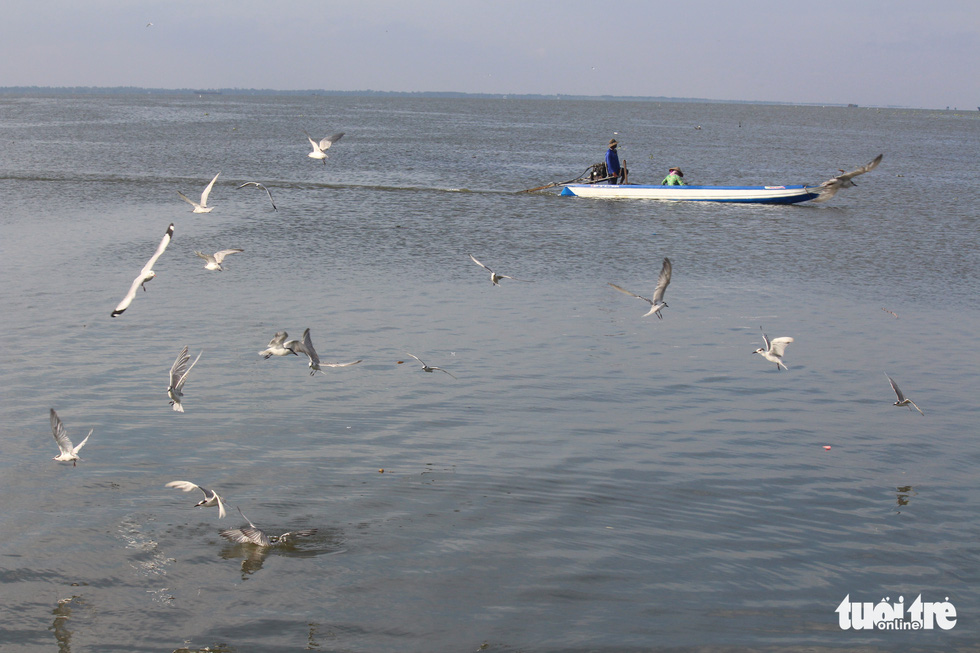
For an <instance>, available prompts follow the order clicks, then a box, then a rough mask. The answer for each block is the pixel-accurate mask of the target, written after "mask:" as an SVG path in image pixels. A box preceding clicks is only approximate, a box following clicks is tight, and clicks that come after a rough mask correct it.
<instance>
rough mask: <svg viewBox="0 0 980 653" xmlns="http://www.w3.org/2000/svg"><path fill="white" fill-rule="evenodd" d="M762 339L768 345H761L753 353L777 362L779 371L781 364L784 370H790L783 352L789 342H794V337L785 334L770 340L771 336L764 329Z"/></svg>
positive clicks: (771, 361)
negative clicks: (784, 359) (784, 360)
mask: <svg viewBox="0 0 980 653" xmlns="http://www.w3.org/2000/svg"><path fill="white" fill-rule="evenodd" d="M759 329H760V330H761V329H762V327H761V326H760V327H759ZM762 340H763V341H765V343H766V346H765V347H759V348H758V349H756V350H755V351H754V352H752V353H753V354H759V355H761V356H762V357H763V358H765V359H766V360H767V361H769V362H770V363H775V364H776V371H777V372H778V371H779V366H780V365H782V367H783V369H784V370H788V369H789V368H788V367H786V364H785V363H784V362H783V352H785V351H786V347H787V346H788V345H789V343H791V342H793V339H792V338H790V337H789V336H783V337H781V338H773V339H772V340H769V336H767V335H766V332H765V331H763V332H762Z"/></svg>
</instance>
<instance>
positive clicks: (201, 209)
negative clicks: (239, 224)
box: [177, 172, 221, 213]
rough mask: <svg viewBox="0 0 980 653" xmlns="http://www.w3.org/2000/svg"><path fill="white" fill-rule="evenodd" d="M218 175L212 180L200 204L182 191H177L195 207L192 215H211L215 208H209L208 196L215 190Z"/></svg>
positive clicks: (202, 194)
mask: <svg viewBox="0 0 980 653" xmlns="http://www.w3.org/2000/svg"><path fill="white" fill-rule="evenodd" d="M220 174H221V173H220V172H219V173H218V175H220ZM218 175H215V176H214V179H212V180H211V183H210V184H208V185H207V186H206V187H205V188H204V192H203V193H201V202H200V203H197V202H195V201H194V200H192V199H190V198H189V197H187V196H186V195H184V194H183V193H181V192H180V191H177V194H178V195H180V196H181V197H183V198H184V201H185V202H187V203H188V204H190V205H191V206H193V207H194V210H193V211H192V213H210V212H211V211H212V210H213V209H214V207H213V206H208V195H210V194H211V189H212V188H214V182H216V181H218Z"/></svg>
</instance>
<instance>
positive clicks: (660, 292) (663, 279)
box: [609, 258, 673, 320]
mask: <svg viewBox="0 0 980 653" xmlns="http://www.w3.org/2000/svg"><path fill="white" fill-rule="evenodd" d="M672 269H673V268H672V267H671V264H670V259H669V258H664V264H663V267H661V268H660V276H659V277H657V287H656V288H654V289H653V299H647V298H646V297H644V296H643V295H637V294H636V293H635V292H630V291H629V290H626V289H625V288H621V287H619V286H617V285H616V284H614V283H611V284H609V285H610V286H612V287H613V288H615V289H616V290H618V291H619V292H621V293H626V294H627V295H629V296H631V297H636V298H637V299H642V300H643V301H645V302H646V303H648V304H650V310H649V311H647V312H646V313H644V314H643V317H646V316H648V315H653V314H654V313H656V314H657V317H659V318H660V319H661V320H662V319H664V316H663V315H661V313H660V310H661V309H663V308H666V307H667V302H665V301H664V291H666V290H667V286H668V285H669V284H670V274H671V270H672Z"/></svg>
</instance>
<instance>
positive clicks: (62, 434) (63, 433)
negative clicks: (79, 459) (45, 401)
mask: <svg viewBox="0 0 980 653" xmlns="http://www.w3.org/2000/svg"><path fill="white" fill-rule="evenodd" d="M51 432H52V434H53V435H54V441H55V442H57V443H58V448H59V449H60V450H61V453H69V454H70V453H71V451H72V448H73V447H72V444H71V440H69V439H68V430H67V429H66V428H65V425H64V424H62V423H61V418H60V417H58V413H56V412H54V408H52V409H51ZM85 439H86V440H87V439H88V438H85Z"/></svg>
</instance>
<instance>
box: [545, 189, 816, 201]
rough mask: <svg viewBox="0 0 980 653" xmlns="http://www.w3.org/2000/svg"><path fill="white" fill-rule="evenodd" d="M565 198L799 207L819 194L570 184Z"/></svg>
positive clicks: (808, 191) (806, 190)
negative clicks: (792, 205) (800, 203)
mask: <svg viewBox="0 0 980 653" xmlns="http://www.w3.org/2000/svg"><path fill="white" fill-rule="evenodd" d="M561 194H562V195H568V196H576V197H595V198H602V199H617V200H625V199H641V200H667V201H674V202H741V203H751V204H796V203H797V202H806V201H807V200H812V199H816V198H817V197H818V196H819V193H816V192H814V190H813V189H811V188H809V187H807V186H801V185H795V186H641V185H624V186H618V185H613V184H567V185H566V186H565V187H564V188H563V189H562V191H561Z"/></svg>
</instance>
